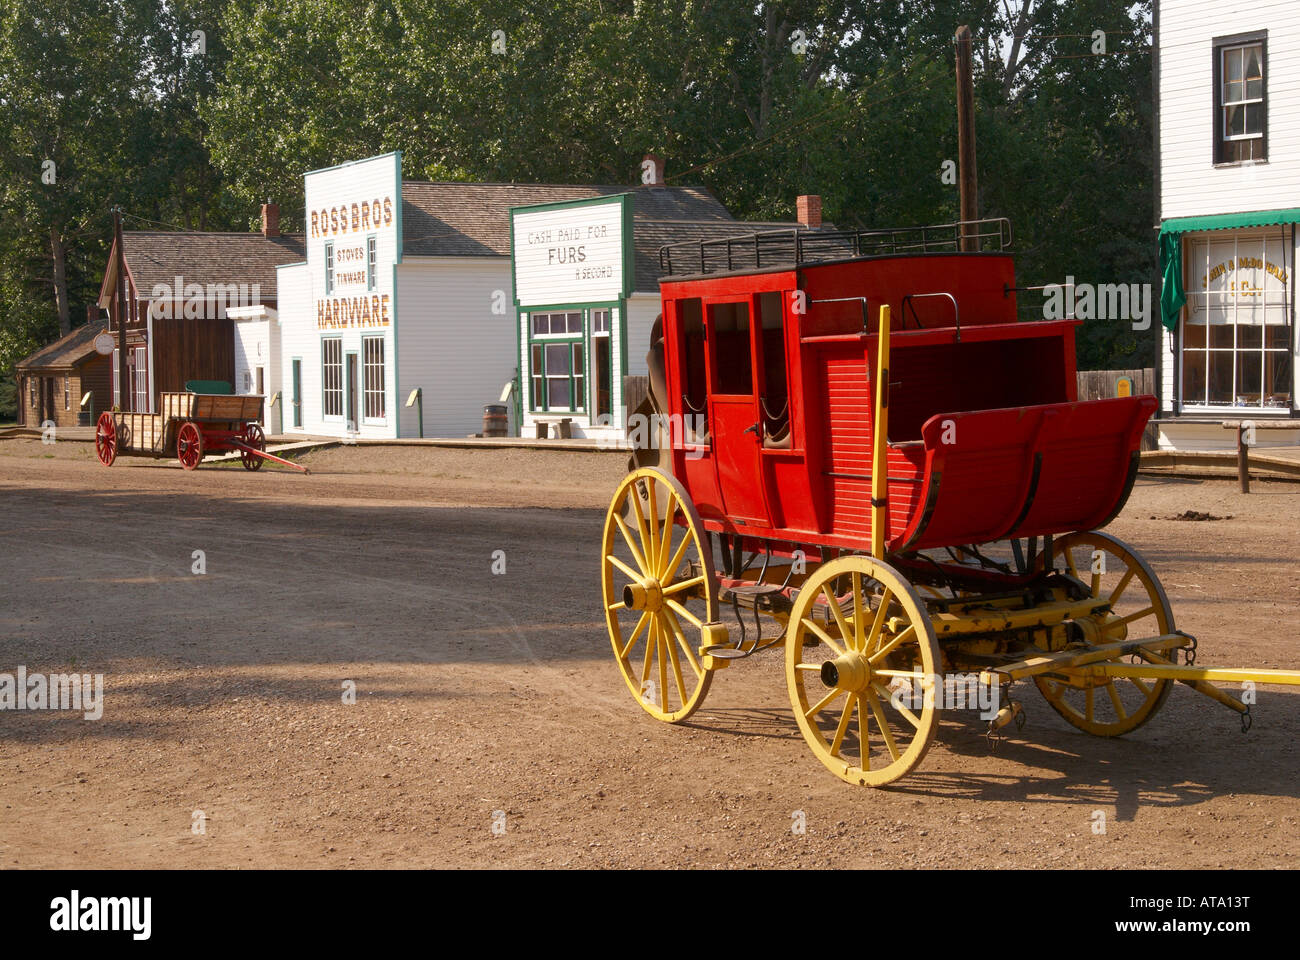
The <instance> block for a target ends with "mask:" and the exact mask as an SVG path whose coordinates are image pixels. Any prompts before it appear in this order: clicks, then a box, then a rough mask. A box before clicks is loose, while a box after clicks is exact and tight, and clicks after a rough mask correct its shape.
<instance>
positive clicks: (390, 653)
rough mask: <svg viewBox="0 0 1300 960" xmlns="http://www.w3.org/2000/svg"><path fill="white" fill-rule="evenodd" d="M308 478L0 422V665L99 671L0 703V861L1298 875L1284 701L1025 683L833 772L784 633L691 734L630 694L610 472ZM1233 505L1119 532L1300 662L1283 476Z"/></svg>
mask: <svg viewBox="0 0 1300 960" xmlns="http://www.w3.org/2000/svg"><path fill="white" fill-rule="evenodd" d="M304 462H306V463H308V464H309V465H310V466H311V467H312V470H313V474H312V475H311V476H301V475H299V474H296V473H294V472H292V471H289V470H285V469H283V468H273V467H268V468H267V469H264V470H262V471H260V472H259V473H257V474H247V473H245V472H244V471H243V470H242V469H240V468H238V467H237V466H233V467H213V466H210V465H207V464H205V465H203V466H202V467H200V469H199V470H197V471H195V472H193V473H186V472H184V471H182V470H181V469H180V468H179V467H178V466H177V465H176V464H175V463H174V462H168V461H162V460H160V461H151V460H143V459H133V458H125V457H124V458H121V459H119V460H118V462H117V463H116V464H115V465H114V466H113V467H112V468H111V469H105V468H104V467H102V466H101V465H100V464H99V463H98V462H97V461H95V460H94V455H93V450H92V449H91V447H90V445H88V444H72V443H67V444H59V445H57V446H55V447H52V448H51V447H46V446H42V445H41V444H40V443H39V442H37V441H25V440H24V441H19V440H5V441H0V671H14V670H16V668H17V666H18V665H20V664H21V665H24V666H25V667H26V668H27V670H28V671H29V672H45V673H59V672H71V671H74V670H75V671H78V672H83V673H92V674H98V673H102V674H103V675H104V685H105V708H104V714H103V718H102V719H100V720H98V721H88V720H85V719H82V718H81V717H80V715H74V714H70V713H63V712H50V711H26V712H4V713H0V865H2V866H23V867H144V866H175V867H202V866H225V867H230V866H259V867H262V866H272V867H274V866H312V867H328V866H336V867H337V866H358V867H376V866H451V867H509V866H573V867H577V866H583V867H595V866H632V867H689V866H741V867H749V866H759V867H762V866H801V867H808V866H811V867H816V866H890V867H894V866H936V867H942V866H961V867H992V866H1012V867H1072V866H1099V867H1111V866H1115V867H1118V866H1131V867H1144V866H1156V867H1160V866H1187V867H1235V866H1267V867H1291V868H1294V867H1296V866H1297V865H1300V864H1298V863H1297V850H1298V849H1300V845H1298V844H1297V840H1298V839H1300V807H1298V806H1297V803H1296V798H1297V794H1298V793H1300V773H1298V767H1297V755H1298V748H1297V742H1298V741H1300V691H1296V690H1295V688H1290V689H1288V688H1283V687H1277V686H1263V687H1260V688H1259V692H1258V704H1257V706H1256V707H1255V726H1254V728H1253V729H1252V730H1251V731H1250V733H1248V734H1246V735H1244V736H1243V735H1242V734H1241V732H1240V724H1239V722H1238V718H1237V716H1236V715H1235V714H1233V713H1231V712H1230V711H1228V710H1226V709H1224V708H1223V707H1221V706H1219V705H1217V704H1215V703H1213V702H1211V701H1210V700H1208V699H1206V698H1204V697H1202V696H1200V695H1198V694H1197V693H1195V692H1194V691H1192V690H1190V689H1188V688H1186V687H1182V686H1179V687H1176V688H1175V689H1174V691H1173V693H1172V695H1171V696H1170V698H1169V701H1168V702H1167V704H1166V705H1165V707H1164V709H1163V711H1162V712H1161V713H1160V715H1159V716H1158V717H1156V718H1155V719H1154V720H1153V721H1152V722H1151V723H1149V724H1147V725H1146V726H1144V727H1143V728H1142V729H1140V730H1138V731H1136V732H1135V733H1133V734H1131V735H1129V736H1127V737H1125V738H1122V739H1118V740H1100V739H1096V738H1092V737H1089V736H1087V735H1085V734H1083V733H1080V732H1078V731H1076V730H1074V729H1073V728H1071V727H1070V726H1068V725H1067V724H1066V723H1065V722H1064V721H1063V720H1061V719H1060V718H1059V717H1057V715H1056V714H1055V713H1053V712H1052V711H1051V710H1050V709H1049V708H1048V707H1047V706H1046V705H1045V704H1044V703H1043V702H1042V700H1041V698H1039V697H1038V695H1037V693H1036V692H1035V691H1033V690H1032V688H1031V689H1028V690H1024V691H1023V692H1019V691H1020V688H1018V695H1019V696H1020V698H1021V699H1023V701H1024V703H1025V706H1026V711H1027V713H1028V719H1029V722H1028V724H1027V726H1026V727H1025V729H1024V730H1023V732H1021V733H1017V734H1013V735H1012V737H1011V738H1010V739H1008V740H1006V741H1005V742H1003V743H1002V744H1001V745H1000V746H999V747H998V749H997V750H996V752H991V751H990V748H989V746H988V743H987V742H986V740H985V736H984V729H983V725H982V724H981V723H980V722H979V721H977V720H974V719H973V718H972V719H971V720H970V721H964V720H960V719H959V720H948V719H946V720H945V721H944V722H943V724H942V726H941V728H940V731H939V733H938V736H937V737H936V740H935V743H934V746H933V747H932V748H931V750H930V752H929V754H928V755H927V756H926V758H925V760H924V762H923V764H922V765H921V767H920V768H919V770H918V771H916V772H915V773H913V774H912V775H911V776H909V777H908V778H906V779H904V780H903V781H901V782H900V783H898V784H897V785H896V786H894V787H892V788H890V789H887V790H875V791H873V790H866V789H861V788H853V787H850V786H848V785H846V784H843V783H842V782H840V781H839V780H837V779H836V778H834V777H833V776H831V775H830V774H829V773H828V772H827V771H826V770H825V769H824V768H823V767H822V766H821V764H820V763H818V761H817V760H816V759H815V758H814V757H813V755H812V753H811V752H810V750H809V749H808V748H807V745H806V744H805V743H804V741H803V739H802V738H801V736H800V735H799V733H798V730H797V728H796V727H795V724H794V722H793V719H792V718H791V715H790V706H789V698H788V694H787V692H786V689H785V685H784V677H783V665H782V663H781V659H780V654H779V653H778V652H773V653H771V654H768V655H767V656H766V657H761V656H760V657H756V658H754V659H753V660H748V661H743V662H740V663H737V664H735V665H733V666H732V667H731V668H730V669H728V670H727V671H725V672H724V673H723V674H721V675H720V676H719V677H718V679H717V682H716V683H715V684H714V685H713V689H712V692H711V693H710V695H709V699H708V701H707V702H706V703H705V705H704V707H703V708H702V709H701V710H700V712H699V713H698V714H696V716H695V717H694V718H693V719H692V720H691V721H690V722H689V723H688V724H686V725H684V726H676V727H672V726H667V725H663V724H659V723H656V722H655V721H654V720H652V719H650V718H649V717H647V716H646V715H645V714H644V713H643V712H642V711H641V710H640V709H639V708H638V707H637V706H636V704H635V703H633V702H632V700H631V697H630V696H629V695H628V692H627V689H626V687H625V686H624V684H623V681H622V680H621V678H620V677H619V675H618V672H617V670H616V668H615V666H614V663H613V659H612V657H611V655H610V650H609V640H608V638H607V636H606V633H605V628H604V624H603V621H602V618H601V614H600V601H599V573H598V563H599V538H600V529H601V524H602V521H603V511H604V507H605V505H606V504H607V503H608V500H609V497H610V495H611V493H612V491H613V489H614V486H615V485H616V483H617V482H618V479H619V478H620V477H621V476H622V474H623V471H624V466H625V458H624V457H622V456H618V455H612V454H581V453H567V452H550V451H546V452H539V451H528V450H494V451H487V450H485V451H478V450H460V449H434V448H392V447H385V448H364V449H363V448H347V447H344V448H336V449H331V450H324V451H318V452H315V453H312V454H310V455H308V456H307V457H306V458H305V459H304ZM1254 491H1255V492H1253V493H1252V494H1250V495H1249V496H1243V495H1241V494H1239V493H1237V492H1236V491H1235V484H1234V483H1232V482H1230V481H1203V482H1196V481H1178V480H1172V479H1165V478H1161V479H1145V478H1140V479H1139V481H1138V485H1137V487H1136V489H1135V491H1134V495H1133V497H1132V499H1131V501H1130V503H1129V505H1128V507H1127V509H1126V510H1125V512H1124V513H1123V514H1122V515H1121V517H1120V518H1119V519H1118V520H1117V521H1116V522H1115V523H1114V524H1112V525H1111V527H1110V528H1109V532H1111V533H1113V534H1114V535H1116V536H1119V537H1121V538H1123V539H1125V540H1127V541H1128V542H1129V543H1131V544H1132V545H1133V546H1135V547H1136V548H1137V549H1138V550H1140V551H1141V552H1142V553H1143V554H1144V555H1145V556H1146V557H1147V559H1148V560H1149V561H1150V562H1151V563H1152V564H1153V565H1154V567H1155V569H1156V570H1157V572H1158V573H1159V574H1160V575H1161V577H1162V579H1163V581H1164V584H1165V587H1166V589H1167V590H1168V592H1169V595H1170V598H1171V600H1172V602H1173V606H1174V610H1175V612H1176V614H1177V617H1178V626H1179V627H1180V628H1182V629H1184V630H1187V631H1189V632H1191V633H1193V634H1196V635H1197V636H1198V637H1199V638H1200V646H1199V654H1200V660H1199V662H1201V663H1204V664H1215V665H1225V666H1253V667H1290V668H1297V667H1300V649H1297V641H1296V637H1295V623H1296V620H1297V618H1296V603H1297V600H1298V599H1300V545H1298V544H1297V539H1296V535H1295V533H1296V530H1297V528H1298V523H1297V522H1298V521H1300V485H1294V484H1284V483H1268V482H1258V483H1256V484H1255V486H1254ZM1188 511H1191V512H1193V513H1194V514H1207V515H1210V516H1214V517H1230V518H1231V519H1222V520H1200V521H1180V520H1174V519H1171V518H1174V517H1178V516H1179V515H1183V514H1186V513H1187V512H1188ZM196 550H201V551H203V559H204V562H205V564H206V573H204V574H202V575H196V574H195V573H194V572H193V568H194V565H195V562H196V561H195V560H194V558H193V554H194V551H196ZM498 550H499V551H503V552H504V559H505V563H506V569H505V572H504V573H503V574H493V573H492V564H493V560H494V552H495V551H498ZM498 559H500V558H499V557H498ZM353 686H354V687H355V703H353V704H349V703H346V702H344V701H345V699H346V697H345V693H346V692H347V691H348V690H349V689H352V687H353ZM797 811H802V814H803V818H804V821H805V822H806V832H804V833H802V834H799V833H796V832H794V831H793V830H792V824H794V823H795V822H796V812H797ZM1098 812H1100V814H1101V815H1102V816H1104V823H1105V832H1104V833H1099V832H1096V829H1097V825H1098V824H1099V823H1100V822H1102V821H1101V819H1100V818H1099V816H1098ZM199 824H201V825H202V827H203V831H202V832H196V831H197V830H198V826H197V825H199Z"/></svg>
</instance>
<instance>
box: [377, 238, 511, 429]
mask: <svg viewBox="0 0 1300 960" xmlns="http://www.w3.org/2000/svg"><path fill="white" fill-rule="evenodd" d="M496 311H499V312H496ZM396 312H397V318H398V319H397V322H396V325H395V326H396V332H397V379H398V386H399V389H400V390H401V396H400V397H399V398H398V401H399V402H400V403H401V404H402V405H403V406H402V407H401V436H403V437H416V436H419V426H418V412H417V411H416V409H415V408H414V407H409V408H408V407H406V406H405V403H406V398H407V396H409V395H410V392H411V391H412V390H414V389H415V388H416V387H420V388H421V389H422V390H423V397H424V435H425V436H426V437H464V436H469V435H471V434H475V433H479V432H481V431H482V429H483V406H484V404H488V403H496V402H498V400H499V398H500V396H501V390H502V388H503V387H504V386H505V384H506V383H508V382H509V381H510V380H512V379H513V378H514V375H515V357H516V354H517V341H518V332H517V328H516V322H517V321H516V313H515V307H514V290H513V288H512V285H511V278H510V260H509V258H507V257H407V258H405V259H404V260H403V261H402V263H401V264H399V265H398V267H397V311H396ZM524 382H525V383H526V382H527V381H526V380H525V381H524Z"/></svg>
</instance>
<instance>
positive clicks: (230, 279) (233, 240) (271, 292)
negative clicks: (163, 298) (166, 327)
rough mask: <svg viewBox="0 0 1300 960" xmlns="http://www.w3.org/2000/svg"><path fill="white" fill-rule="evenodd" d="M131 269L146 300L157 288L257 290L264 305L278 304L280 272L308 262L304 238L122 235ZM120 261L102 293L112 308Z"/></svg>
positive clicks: (162, 233)
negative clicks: (236, 286) (179, 282)
mask: <svg viewBox="0 0 1300 960" xmlns="http://www.w3.org/2000/svg"><path fill="white" fill-rule="evenodd" d="M122 250H123V252H124V254H125V256H126V267H127V270H128V271H129V272H130V275H131V276H132V278H134V280H135V287H136V290H137V291H138V292H139V294H140V296H141V297H148V296H149V295H150V293H151V292H152V291H153V288H154V284H158V283H165V284H167V285H168V286H169V287H171V286H173V285H174V284H175V282H176V278H177V277H184V278H185V283H198V284H201V285H203V286H205V287H206V286H207V284H209V283H214V284H216V283H220V284H228V283H246V284H248V285H250V286H251V285H252V284H258V285H259V288H260V291H259V292H260V295H261V298H262V299H263V300H275V299H276V294H275V268H276V267H277V266H279V265H281V264H286V263H298V262H300V261H302V260H304V259H306V249H305V246H304V242H303V238H302V237H301V236H280V237H264V236H262V234H260V233H200V232H199V231H194V230H174V231H167V230H128V231H126V232H124V233H123V234H122ZM115 264H116V257H112V256H110V257H109V263H108V269H107V270H106V271H105V274H104V285H103V287H102V288H101V292H100V305H101V306H106V305H107V299H106V298H107V297H111V296H112V289H113V288H112V284H113V283H114V282H115V281H116V276H117V271H116V269H115Z"/></svg>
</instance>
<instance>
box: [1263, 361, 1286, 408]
mask: <svg viewBox="0 0 1300 960" xmlns="http://www.w3.org/2000/svg"><path fill="white" fill-rule="evenodd" d="M1290 363H1291V358H1290V356H1289V355H1288V354H1287V353H1285V352H1282V351H1275V350H1270V351H1269V352H1268V353H1266V354H1264V377H1265V379H1264V405H1265V406H1266V407H1289V406H1290V405H1291V375H1290V369H1291V368H1290Z"/></svg>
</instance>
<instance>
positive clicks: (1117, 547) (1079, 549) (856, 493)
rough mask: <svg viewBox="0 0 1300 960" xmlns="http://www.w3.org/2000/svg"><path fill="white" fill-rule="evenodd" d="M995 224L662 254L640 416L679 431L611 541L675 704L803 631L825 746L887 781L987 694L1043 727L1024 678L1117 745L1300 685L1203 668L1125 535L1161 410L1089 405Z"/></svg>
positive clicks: (631, 630) (1070, 342)
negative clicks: (1260, 686)
mask: <svg viewBox="0 0 1300 960" xmlns="http://www.w3.org/2000/svg"><path fill="white" fill-rule="evenodd" d="M988 226H989V225H988V224H981V225H958V224H952V225H948V227H947V228H946V229H947V233H948V239H947V241H946V243H945V242H942V241H940V242H936V235H937V234H941V233H943V229H941V228H922V229H919V230H917V231H885V232H873V233H834V232H825V231H818V232H816V233H811V232H810V233H790V232H786V233H771V234H760V235H748V236H744V237H737V238H732V239H725V240H717V241H705V242H703V243H696V244H692V245H675V246H670V247H666V248H664V250H663V251H662V252H661V261H662V266H663V268H664V270H665V273H666V276H665V277H664V278H663V279H662V280H661V299H662V308H663V314H662V322H661V323H659V324H656V327H655V332H654V334H653V335H652V344H651V351H650V354H649V356H648V357H647V361H648V365H649V369H650V378H649V379H650V396H649V398H648V400H647V403H646V404H644V405H643V407H642V408H641V409H640V410H639V411H638V414H639V417H633V418H632V419H633V420H638V419H639V418H645V417H649V418H650V419H651V420H652V421H653V423H654V425H655V426H654V429H652V430H649V431H645V430H643V431H642V433H643V435H646V436H649V437H652V438H654V442H653V443H652V444H651V445H650V446H651V447H652V448H651V449H642V450H638V451H637V453H636V454H635V456H634V458H633V463H632V464H631V469H630V472H629V473H628V475H627V477H626V478H625V479H624V480H623V481H622V483H621V484H620V485H619V487H618V489H617V491H616V492H615V494H614V497H613V500H612V502H611V504H610V507H609V510H608V513H607V516H606V522H605V529H604V539H603V543H602V550H601V580H602V593H603V602H604V610H605V616H606V623H607V626H608V630H609V635H610V641H611V644H612V647H613V652H614V657H615V661H616V663H617V664H618V667H619V670H620V671H621V673H622V675H623V678H624V681H625V682H626V684H627V686H628V688H629V690H630V691H631V692H632V694H633V696H634V697H635V698H636V699H637V701H638V702H639V703H640V705H641V706H642V707H643V708H644V709H645V710H646V711H647V712H648V713H650V714H651V715H652V716H654V717H656V718H658V719H660V720H665V721H668V722H680V721H682V720H685V719H686V718H687V717H689V716H691V714H692V713H694V711H695V710H697V709H698V708H699V706H700V704H701V703H702V701H703V698H704V696H705V695H706V694H707V692H708V690H709V686H710V684H711V682H712V680H713V677H714V675H715V674H716V673H717V672H718V671H720V670H722V669H724V668H726V667H727V666H728V665H729V664H730V663H731V662H732V661H734V660H736V659H739V658H743V657H748V656H751V655H753V654H755V653H757V652H759V651H761V650H764V649H768V648H771V647H782V646H783V647H784V650H785V662H786V681H787V685H788V687H789V691H790V702H791V706H792V708H793V711H794V719H795V721H796V722H797V724H798V726H799V729H800V730H801V732H802V733H803V736H804V738H805V740H806V741H807V742H808V744H809V746H810V747H811V748H812V750H813V752H814V754H816V756H817V757H818V758H819V759H820V760H821V761H822V762H823V763H824V764H825V765H826V766H827V767H828V768H829V769H830V770H832V771H833V772H834V773H835V774H836V775H837V776H839V777H841V778H842V779H844V780H846V781H848V782H850V783H853V784H862V785H871V786H879V785H883V784H887V783H890V782H892V781H894V780H896V779H898V778H899V777H901V776H903V775H904V774H906V773H907V772H908V771H910V770H912V769H913V768H914V767H915V766H916V765H917V764H918V763H919V762H920V760H921V758H922V757H923V756H924V754H925V752H926V750H927V749H928V746H929V744H930V742H931V739H932V737H933V735H934V732H935V729H936V726H937V721H938V715H939V714H938V711H940V710H942V709H948V710H952V709H967V708H970V707H971V706H978V707H979V708H980V711H981V715H982V716H983V717H984V719H986V720H987V721H988V724H989V728H988V729H989V733H990V735H1000V734H997V733H996V731H998V730H1000V729H1002V728H1003V727H1005V726H1006V725H1007V724H1008V723H1010V722H1012V721H1015V722H1017V723H1023V721H1024V713H1023V708H1022V705H1021V703H1020V701H1019V700H1017V699H1016V698H1015V696H1014V693H1015V689H1014V685H1015V684H1017V683H1018V682H1020V681H1032V682H1033V684H1034V685H1035V686H1036V687H1037V689H1038V691H1039V692H1040V693H1041V694H1042V696H1043V697H1044V699H1045V700H1046V702H1047V703H1048V705H1049V706H1050V707H1051V708H1052V709H1053V710H1054V711H1056V712H1057V713H1058V714H1060V715H1061V716H1062V717H1063V718H1064V719H1065V720H1066V721H1067V722H1069V723H1070V724H1072V725H1074V726H1075V727H1078V728H1079V729H1081V730H1084V731H1086V732H1088V733H1091V734H1095V735H1097V736H1103V737H1110V736H1116V735H1119V734H1123V733H1127V732H1129V731H1131V730H1134V729H1136V728H1137V727H1139V726H1141V725H1142V724H1143V723H1145V722H1147V721H1148V720H1149V719H1150V718H1151V717H1152V716H1153V715H1154V714H1155V713H1156V711H1157V710H1158V709H1159V708H1160V707H1161V705H1162V704H1163V703H1164V702H1165V699H1166V697H1167V696H1168V695H1169V691H1170V688H1171V687H1172V685H1173V683H1174V682H1176V681H1177V682H1183V683H1186V684H1188V685H1190V686H1192V687H1193V688H1195V689H1196V690H1198V691H1200V692H1202V693H1204V694H1206V695H1207V696H1210V697H1212V698H1213V699H1216V700H1218V701H1219V702H1221V703H1223V704H1224V705H1226V706H1228V707H1230V708H1231V709H1233V710H1235V711H1237V712H1238V713H1240V714H1242V718H1243V727H1244V726H1245V725H1246V723H1247V722H1248V720H1249V714H1250V705H1249V703H1248V702H1242V700H1240V699H1238V698H1236V697H1233V696H1231V695H1229V694H1227V693H1225V692H1223V691H1221V690H1219V689H1218V688H1216V687H1214V686H1212V685H1211V683H1210V682H1209V681H1213V680H1219V681H1228V682H1241V681H1246V680H1249V681H1252V682H1259V683H1289V684H1297V683H1300V671H1283V670H1223V669H1214V668H1206V667H1201V666H1199V665H1197V664H1195V662H1194V659H1195V649H1196V640H1195V638H1194V637H1192V636H1190V635H1188V634H1186V633H1184V632H1182V631H1180V630H1178V629H1177V628H1176V627H1175V622H1174V613H1173V610H1172V609H1171V607H1170V604H1169V601H1168V599H1167V597H1166V596H1165V592H1164V589H1163V588H1162V587H1161V585H1160V581H1159V579H1158V578H1157V577H1156V574H1155V572H1154V571H1153V570H1152V569H1151V567H1150V565H1149V564H1148V563H1147V562H1146V561H1145V560H1144V559H1142V557H1141V556H1140V555H1139V554H1138V553H1137V551H1136V550H1134V549H1133V548H1132V547H1129V546H1128V545H1126V544H1124V543H1122V542H1121V541H1119V540H1118V539H1116V538H1114V537H1112V536H1109V535H1107V534H1104V533H1100V532H1098V528H1101V527H1103V526H1105V525H1106V524H1108V523H1109V522H1110V521H1111V520H1112V519H1113V518H1114V517H1115V516H1116V515H1117V514H1118V513H1119V511H1120V510H1121V509H1122V508H1123V506H1124V504H1125V502H1126V500H1127V499H1128V496H1129V493H1130V491H1131V489H1132V486H1133V482H1134V478H1135V477H1136V475H1137V469H1138V461H1139V445H1140V440H1141V436H1142V432H1143V428H1144V427H1145V425H1146V423H1147V420H1148V418H1149V417H1150V415H1151V413H1152V412H1153V411H1154V410H1155V407H1156V401H1155V398H1154V397H1151V396H1135V397H1124V398H1117V399H1107V400H1095V401H1080V400H1078V398H1077V396H1076V376H1075V353H1074V331H1075V328H1076V326H1077V325H1078V321H1076V320H1073V319H1061V320H1037V321H1020V320H1019V319H1018V316H1017V305H1016V294H1017V289H1016V286H1015V277H1014V270H1013V263H1012V260H1011V257H1010V256H1008V255H1007V254H1005V253H1004V252H1002V248H1004V247H1005V245H1006V244H1005V242H1003V243H1000V244H998V246H999V249H998V250H996V251H993V252H961V253H959V252H956V247H957V245H958V244H957V236H958V234H959V232H961V231H962V230H963V228H966V229H970V228H972V227H973V228H974V230H975V232H983V233H985V234H986V235H988V236H993V237H997V238H1000V239H1002V240H1003V241H1008V242H1009V233H1010V228H1009V225H1005V226H1004V225H1003V224H1001V223H994V224H993V225H992V227H991V229H986V228H988ZM637 426H642V424H641V423H640V422H638V423H637ZM726 607H730V609H731V613H732V615H733V618H734V619H733V620H732V622H731V625H728V624H724V623H723V622H722V621H721V619H720V614H721V612H722V611H723V609H725V608H726ZM751 617H752V627H750V626H747V623H746V621H747V620H748V619H750V618H751ZM771 621H775V622H776V623H777V624H778V626H779V628H780V629H779V631H778V632H777V633H775V634H770V633H767V634H765V633H764V630H763V627H764V623H765V622H771ZM737 628H738V629H737ZM1180 657H1181V662H1180ZM1130 661H1133V662H1130Z"/></svg>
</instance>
